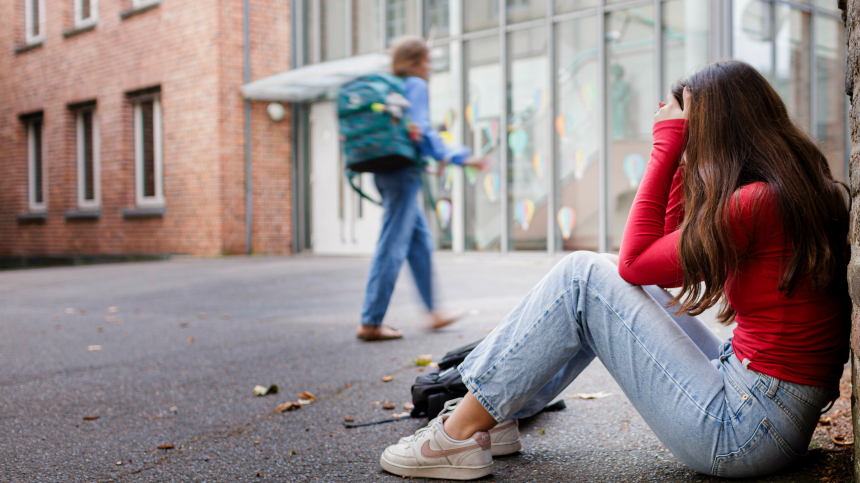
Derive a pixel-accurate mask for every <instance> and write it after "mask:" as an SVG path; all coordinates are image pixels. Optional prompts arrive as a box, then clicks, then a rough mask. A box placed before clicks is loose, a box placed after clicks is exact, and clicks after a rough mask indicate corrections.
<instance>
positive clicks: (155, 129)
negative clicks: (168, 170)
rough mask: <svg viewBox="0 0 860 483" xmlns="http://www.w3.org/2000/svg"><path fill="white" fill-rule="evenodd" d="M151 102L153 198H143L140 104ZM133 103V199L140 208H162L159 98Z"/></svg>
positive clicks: (141, 98) (147, 98) (136, 100)
mask: <svg viewBox="0 0 860 483" xmlns="http://www.w3.org/2000/svg"><path fill="white" fill-rule="evenodd" d="M149 100H152V101H153V102H152V141H153V157H154V158H155V169H154V171H155V196H144V195H143V193H144V191H143V134H142V132H141V131H142V130H143V111H142V110H141V108H140V104H141V103H142V102H146V101H149ZM133 102H134V199H135V204H136V205H137V206H138V207H141V208H150V207H162V206H164V176H163V171H164V159H163V156H162V146H161V139H162V135H161V134H162V133H161V96H160V95H158V94H156V95H153V96H146V97H139V98H136V99H134V100H133Z"/></svg>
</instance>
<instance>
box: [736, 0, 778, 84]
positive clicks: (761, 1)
mask: <svg viewBox="0 0 860 483" xmlns="http://www.w3.org/2000/svg"><path fill="white" fill-rule="evenodd" d="M732 8H733V11H732V17H733V19H732V25H734V35H733V37H732V46H733V49H734V53H733V55H732V57H733V58H735V59H737V60H742V61H744V62H746V63H748V64H749V65H751V66H753V67H755V68H756V69H758V71H759V72H761V74H762V75H763V76H765V77H766V78H767V79H768V80H770V81H771V82H773V57H772V54H773V31H774V29H773V22H772V20H771V12H772V8H773V6H772V5H771V2H769V1H766V0H735V2H734V3H733V7H732Z"/></svg>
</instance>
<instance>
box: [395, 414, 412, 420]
mask: <svg viewBox="0 0 860 483" xmlns="http://www.w3.org/2000/svg"><path fill="white" fill-rule="evenodd" d="M407 416H409V413H399V414H395V415H394V416H393V417H394V418H397V419H400V418H405V417H407Z"/></svg>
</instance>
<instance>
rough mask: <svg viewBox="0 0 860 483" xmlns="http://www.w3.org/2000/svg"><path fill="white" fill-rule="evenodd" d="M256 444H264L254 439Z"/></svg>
mask: <svg viewBox="0 0 860 483" xmlns="http://www.w3.org/2000/svg"><path fill="white" fill-rule="evenodd" d="M254 444H263V443H261V442H259V441H254Z"/></svg>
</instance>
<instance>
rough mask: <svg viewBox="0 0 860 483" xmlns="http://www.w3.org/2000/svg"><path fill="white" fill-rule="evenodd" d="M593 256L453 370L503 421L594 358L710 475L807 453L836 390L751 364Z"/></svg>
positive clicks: (532, 297) (550, 393)
mask: <svg viewBox="0 0 860 483" xmlns="http://www.w3.org/2000/svg"><path fill="white" fill-rule="evenodd" d="M669 300H671V297H670V296H669V294H667V293H666V292H665V291H664V290H662V289H660V288H659V287H653V286H652V287H640V286H638V285H631V284H629V283H627V282H625V281H624V280H623V279H622V278H621V277H620V276H619V275H618V268H617V267H616V266H615V265H613V264H612V263H611V262H609V261H608V260H606V259H604V258H603V257H601V256H599V255H597V254H595V253H591V252H576V253H573V254H571V255H569V256H568V257H566V258H565V259H564V260H562V261H561V262H559V263H558V264H557V265H556V266H555V267H554V268H553V269H552V270H551V271H550V272H549V274H547V275H546V277H544V279H543V280H541V281H540V283H538V284H537V286H535V287H534V288H533V289H532V290H531V291H530V292H529V293H528V295H526V297H525V298H524V299H523V300H522V301H521V302H520V303H519V305H517V307H516V308H515V309H514V310H513V312H511V313H510V314H509V315H508V316H507V317H506V318H505V319H504V320H503V321H502V322H501V324H499V326H498V327H497V328H496V329H495V330H493V331H492V332H491V333H490V335H489V336H488V337H487V338H486V340H484V342H482V343H481V344H480V345H479V346H478V347H477V348H476V349H475V350H474V351H473V352H472V353H471V354H470V355H469V357H467V358H466V360H465V361H464V362H463V363H462V364H461V365H460V366H459V371H460V373H461V374H462V376H463V381H464V382H465V383H466V385H467V387H468V388H469V391H470V392H471V393H472V394H473V395H474V396H475V397H476V398H477V399H478V401H480V402H481V404H482V405H483V406H484V408H486V409H487V411H489V413H490V414H491V415H492V416H493V417H494V418H495V419H496V420H498V421H501V420H503V419H504V418H507V417H514V418H520V417H527V416H530V415H533V414H535V413H537V412H538V411H540V409H541V408H543V407H544V406H545V405H546V404H547V403H549V402H550V401H551V400H552V399H553V398H555V397H556V396H557V395H558V394H559V393H560V392H561V391H562V390H564V388H565V387H567V385H568V384H570V382H571V381H573V380H574V379H575V378H576V376H577V375H579V374H580V373H581V372H582V371H583V370H584V369H585V367H586V366H588V364H589V363H590V362H591V361H592V360H593V359H594V358H595V357H597V358H598V359H600V361H601V362H602V363H603V365H604V366H606V369H607V370H609V373H610V374H612V377H614V378H615V380H616V381H617V382H618V384H619V385H620V386H621V388H622V390H623V391H624V393H625V394H626V395H627V397H628V398H629V399H630V402H631V403H633V406H634V407H635V408H636V410H637V411H638V412H639V414H640V415H641V416H642V418H643V419H644V420H645V422H647V423H648V425H649V426H650V427H651V429H652V430H653V431H654V433H655V434H656V435H657V437H658V438H659V439H660V441H661V442H662V443H663V444H664V445H665V446H666V447H667V448H668V449H669V451H671V452H672V453H673V454H674V455H675V457H676V458H677V459H678V460H680V461H681V462H682V463H684V464H686V465H688V466H689V467H690V468H693V469H694V470H696V471H698V472H701V473H705V474H709V475H715V476H724V477H752V476H759V475H764V474H768V473H772V472H775V471H779V470H781V469H783V468H785V467H787V466H788V465H789V464H790V463H792V462H793V461H795V460H797V459H798V458H799V457H800V456H802V455H804V454H805V453H806V450H807V447H808V445H809V441H810V439H811V438H812V433H813V431H814V430H815V426H816V425H817V423H818V418H819V414H820V412H821V409H822V408H823V407H824V406H826V405H827V404H828V403H829V402H830V401H831V400H833V399H835V398H836V397H837V396H838V394H837V393H836V391H833V390H830V389H827V388H823V387H816V386H806V385H801V384H793V383H789V382H785V381H782V380H779V379H775V378H773V377H770V376H767V375H764V374H760V373H757V372H754V371H752V370H748V369H746V368H745V367H744V366H743V365H742V364H741V363H740V361H738V359H737V358H736V357H735V355H734V353H733V351H732V346H731V341H728V342H722V341H721V340H720V339H719V338H717V337H716V336H715V335H714V334H713V332H711V331H710V330H709V329H708V328H707V327H706V326H705V325H704V324H703V323H702V322H700V321H699V320H698V319H696V318H695V317H691V316H687V315H681V316H676V315H675V314H674V310H672V309H666V308H665V306H666V304H667V302H668V301H669Z"/></svg>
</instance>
